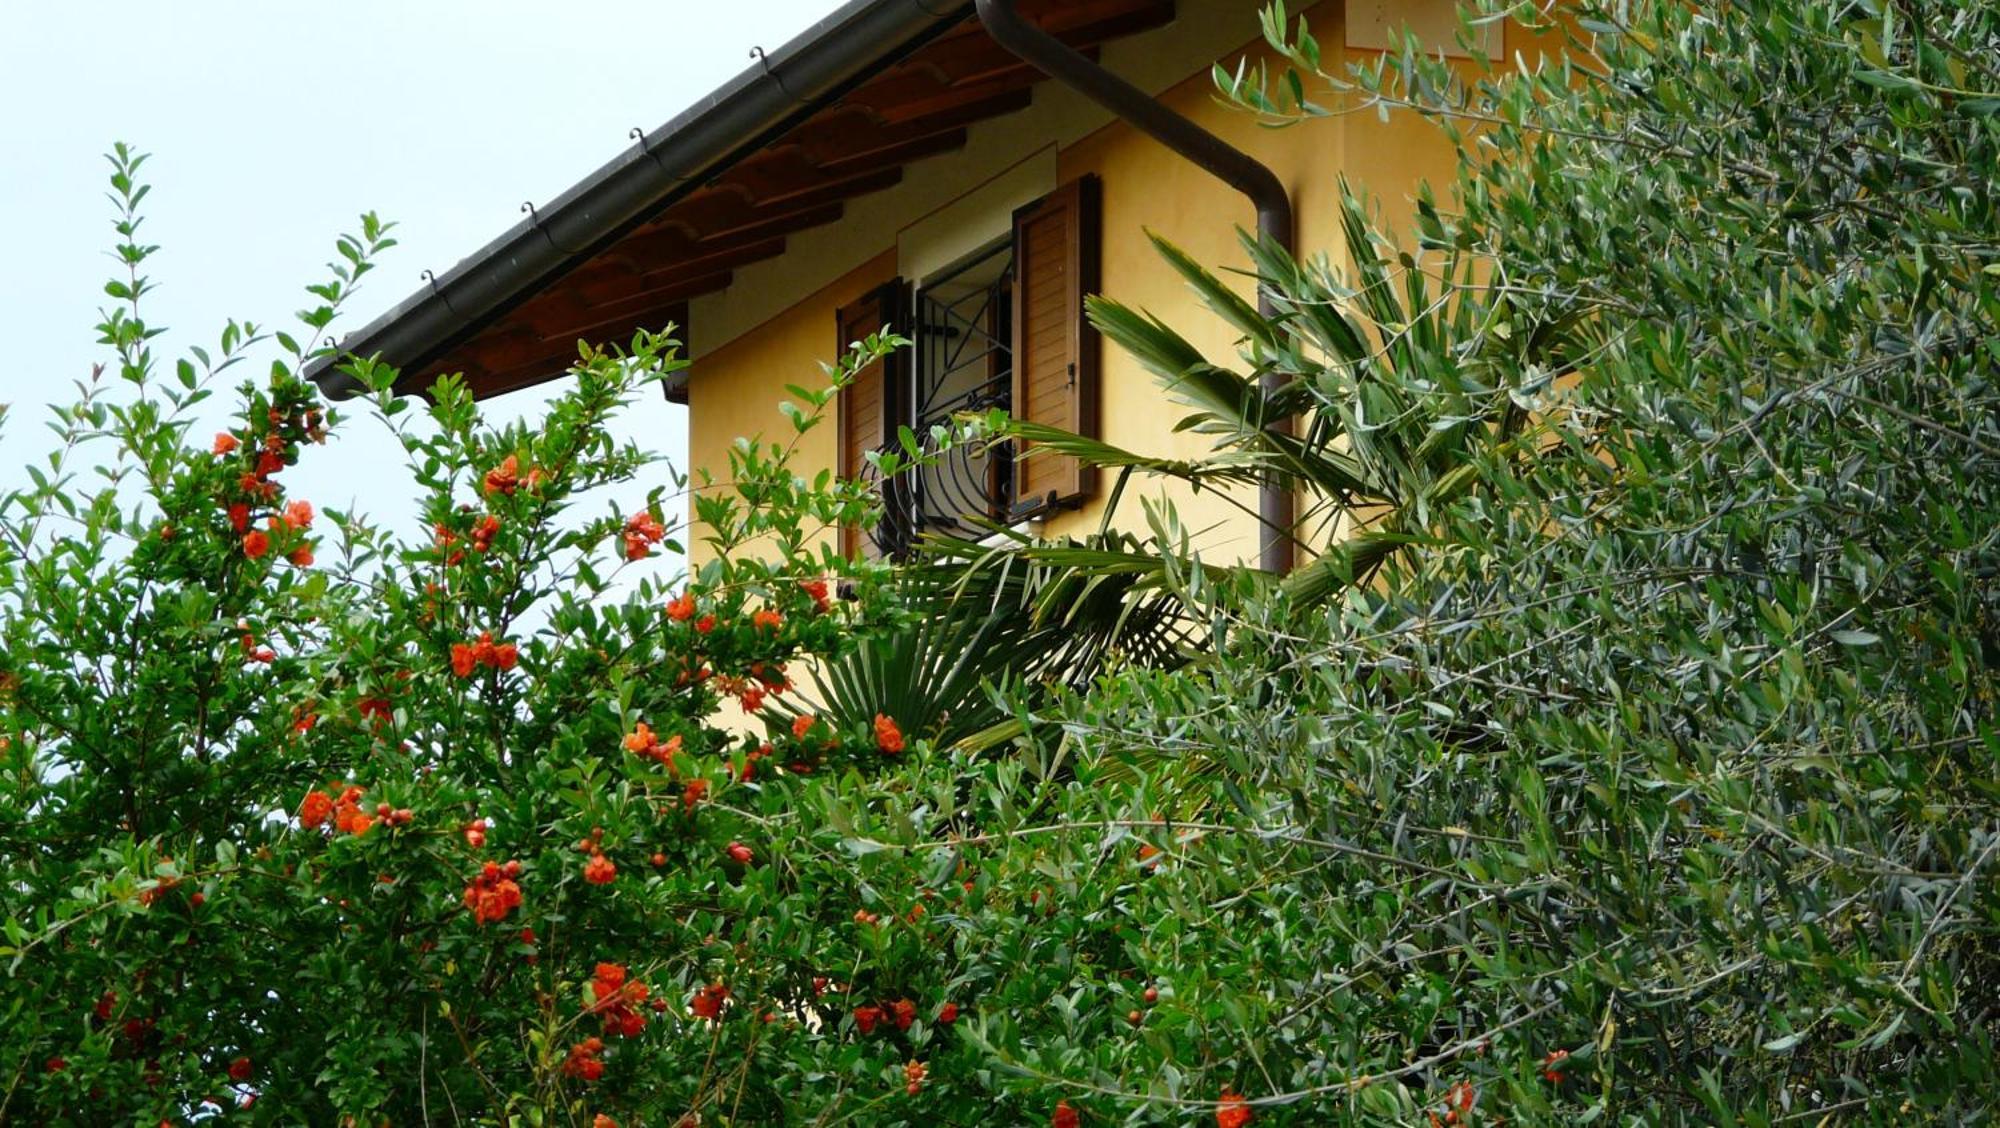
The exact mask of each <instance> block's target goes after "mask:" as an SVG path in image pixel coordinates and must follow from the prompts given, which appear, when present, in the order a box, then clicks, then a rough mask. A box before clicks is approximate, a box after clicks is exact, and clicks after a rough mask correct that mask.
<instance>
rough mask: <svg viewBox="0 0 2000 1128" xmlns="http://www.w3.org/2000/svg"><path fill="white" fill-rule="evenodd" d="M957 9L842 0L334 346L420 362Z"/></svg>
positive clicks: (349, 387) (407, 365) (949, 19)
mask: <svg viewBox="0 0 2000 1128" xmlns="http://www.w3.org/2000/svg"><path fill="white" fill-rule="evenodd" d="M965 15H966V7H965V5H964V4H963V3H962V2H959V0H929V2H928V3H927V2H926V0H849V2H848V3H846V4H843V5H842V6H841V7H840V9H839V10H838V11H836V12H834V13H833V14H832V15H830V16H828V17H826V18H825V19H823V20H821V21H819V22H818V23H816V24H814V25H813V26H812V27H810V28H808V29H806V30H805V31H804V32H803V33H801V34H800V35H798V36H797V37H795V38H794V39H792V40H791V42H789V43H786V44H785V45H784V46H782V47H780V48H778V49H777V50H776V51H773V52H771V53H769V54H768V55H766V54H764V53H763V52H761V51H758V52H753V53H752V54H753V55H754V56H757V57H758V58H759V62H758V64H757V65H754V66H752V67H750V68H749V69H748V70H746V71H744V72H743V73H742V74H740V75H738V76H737V77H736V78H734V79H732V80H730V81H729V82H728V83H726V84H725V85H723V86H722V87H721V88H720V89H718V90H716V91H715V92H714V93H712V94H710V95H709V96H708V97H706V98H704V99H702V100H701V101H700V102H698V103H696V104H695V105H693V106H691V107H689V108H688V109H687V110H685V111H684V112H682V113H680V114H679V115H677V116H675V117H674V118H673V120H671V121H669V122H667V123H666V124H665V125H663V126H661V127H660V128H658V129H656V130H654V131H652V132H651V133H648V134H645V135H643V136H642V137H640V138H639V140H638V143H637V144H636V145H635V146H634V147H633V148H631V149H628V150H626V151H625V152H624V153H623V154H621V155H620V156H618V157H617V158H616V159H614V160H612V161H610V162H609V163H607V164H605V165H604V166H603V167H601V168H599V169H598V170H597V171H596V172H593V173H591V174H590V175H589V176H587V177H585V178H584V179H583V180H582V181H580V182H578V183H577V184H576V185H574V186H572V187H571V188H569V189H568V190H567V191H565V192H564V193H563V194H562V195H560V196H558V197H556V198H555V199H554V200H552V201H550V202H549V203H548V204H547V205H546V206H544V207H542V208H540V209H535V208H532V207H527V206H524V207H523V210H524V211H527V212H528V213H529V218H528V219H526V220H523V221H522V222H520V223H517V224H515V225H514V226H513V227H512V228H510V229H509V230H508V231H507V232H506V233H505V234H503V235H501V236H500V237H499V238H497V239H495V240H493V241H492V242H491V243H488V244H487V245H486V246H484V247H482V248H480V249H479V250H478V251H476V252H474V253H473V254H472V255H471V256H469V257H467V258H466V259H464V260H462V261H461V262H459V264H458V265H457V266H454V267H452V268H451V269H450V270H448V271H446V272H445V273H444V274H443V275H442V276H441V277H438V278H436V279H433V280H431V281H430V284H429V286H428V287H427V288H426V289H423V290H419V291H418V292H417V293H415V294H413V295H411V296H410V297H408V298H406V299H404V300H403V301H402V302H401V303H400V304H398V305H397V306H396V307H395V308H394V309H392V310H390V311H389V312H388V313H385V314H383V315H382V316H380V317H378V318H376V319H375V320H374V321H371V322H369V323H368V324H367V325H366V326H364V327H362V328H361V329H359V330H357V331H356V332H355V333H354V334H353V335H352V336H349V337H347V338H345V339H343V340H342V341H341V342H340V345H339V355H340V356H347V355H353V356H364V357H368V356H380V357H382V358H384V359H385V360H386V361H387V362H388V363H390V364H394V365H396V366H397V367H400V368H403V369H405V370H406V371H407V370H414V369H416V368H419V367H422V366H423V365H425V364H428V363H430V362H431V361H433V360H435V359H437V357H439V356H440V355H442V354H443V353H444V352H445V350H447V349H449V348H451V347H452V346H453V345H455V344H457V343H458V342H459V341H461V340H463V339H464V338H465V336H466V335H468V334H470V333H473V332H476V331H477V330H478V329H480V328H481V327H483V326H484V325H486V324H488V323H489V322H490V321H491V319H492V318H493V317H495V316H498V315H499V314H501V313H504V312H505V311H506V310H507V309H509V308H511V306H512V303H513V302H515V301H516V300H517V299H518V298H520V297H521V296H522V295H523V294H526V293H529V292H532V291H533V290H535V289H537V288H539V286H540V285H541V284H543V283H544V282H546V281H548V280H550V279H553V278H554V277H557V276H559V275H561V274H562V273H564V272H565V271H566V270H568V269H569V268H570V267H571V266H572V265H573V264H574V263H575V262H576V261H577V260H579V259H581V258H584V257H587V256H589V255H591V254H595V253H596V252H597V251H599V250H601V249H602V248H603V247H605V246H606V245H608V244H609V243H610V241H611V240H613V239H615V238H617V237H618V236H619V235H621V234H623V233H624V232H625V231H627V230H629V229H630V228H631V227H632V226H633V225H635V224H637V223H639V222H641V221H642V220H644V219H645V218H646V217H647V216H648V215H650V214H652V213H654V212H655V211H656V210H657V208H658V207H659V206H660V205H661V204H662V203H663V202H665V201H667V200H669V199H671V198H673V197H674V196H675V195H677V194H679V193H682V192H685V191H688V190H691V189H693V188H695V187H697V186H698V185H699V184H700V183H701V182H702V181H703V180H705V179H706V178H707V177H709V176H711V175H713V174H714V173H715V172H716V171H718V170H719V169H718V166H722V165H725V164H726V163H728V162H729V161H730V159H731V158H732V157H733V156H734V155H736V154H740V153H743V152H746V151H749V150H752V149H755V148H756V147H758V146H759V145H761V144H763V143H764V142H765V140H766V139H767V138H768V137H769V136H771V135H772V134H774V133H776V132H780V131H782V130H784V129H787V128H790V127H791V126H792V125H793V124H795V123H796V122H797V121H799V120H800V119H802V118H803V117H804V116H805V115H806V114H809V113H811V112H813V111H814V110H816V109H818V108H819V107H820V106H821V105H823V104H824V102H825V101H826V100H827V99H829V98H832V97H836V96H838V95H840V94H842V93H844V92H845V91H846V90H847V89H848V88H850V87H851V86H852V85H853V84H854V83H856V82H858V81H860V80H861V79H863V78H865V77H867V76H868V75H870V74H872V73H874V72H875V70H876V69H877V68H878V67H879V65H880V64H881V62H882V60H883V59H884V58H885V57H890V56H893V55H894V54H895V53H897V52H898V51H901V50H906V49H913V48H914V47H915V46H916V45H917V43H918V42H919V41H921V40H925V39H928V38H929V36H930V35H931V34H933V33H935V32H938V31H941V30H943V29H944V28H945V27H948V26H949V25H951V24H954V23H957V22H958V21H959V20H961V19H963V18H964V17H965ZM635 132H636V131H635ZM337 363H338V357H323V358H321V359H319V360H317V361H315V362H313V363H312V364H311V365H309V366H308V367H307V369H306V376H307V377H308V378H310V379H312V380H313V381H315V382H317V383H318V384H319V385H320V387H321V388H322V389H323V390H324V391H325V392H326V393H327V394H328V395H330V396H333V397H334V398H336V399H345V398H348V397H350V396H354V395H357V394H360V393H361V392H363V391H364V390H365V389H364V388H362V386H361V384H360V382H359V381H357V380H355V379H354V378H353V377H352V376H350V375H348V374H347V373H346V372H342V371H340V370H339V369H338V368H336V367H335V365H336V364H337Z"/></svg>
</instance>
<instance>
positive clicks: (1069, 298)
mask: <svg viewBox="0 0 2000 1128" xmlns="http://www.w3.org/2000/svg"><path fill="white" fill-rule="evenodd" d="M1098 198H1099V192H1098V182H1097V178H1096V177H1094V176H1086V177H1083V178H1082V179H1079V180H1072V181H1070V182H1069V183H1067V184H1065V185H1063V186H1062V187H1060V188H1058V189H1056V190H1055V191H1054V192H1051V193H1049V194H1048V195H1046V196H1044V197H1042V198H1041V199H1039V200H1037V201H1035V202H1034V203H1032V204H1029V205H1027V206H1026V207H1024V208H1022V209H1021V210H1020V211H1017V212H1015V213H1014V341H1013V354H1014V355H1013V360H1014V415H1015V416H1016V417H1017V418H1021V419H1027V420H1031V421H1033V422H1036V423H1044V424H1047V425H1049V426H1051V427H1060V428H1062V429H1063V430H1065V431H1073V432H1075V433H1077V434H1080V435H1087V436H1089V437H1091V438H1095V437H1097V399H1098V382H1097V352H1098V347H1097V332H1096V330H1094V329H1092V328H1091V327H1090V324H1089V322H1087V321H1085V320H1084V316H1083V298H1084V295H1085V294H1090V293H1095V292H1096V291H1097V287H1098V278H1097V270H1098V246H1099V220H1098ZM1096 488H1097V470H1096V468H1095V467H1090V466H1085V465H1083V464H1082V463H1080V462H1078V461H1077V460H1076V459H1074V458H1066V457H1065V458H1058V457H1053V456H1045V455H1037V456H1035V457H1033V458H1021V457H1018V456H1017V457H1016V458H1015V460H1014V511H1015V513H1016V514H1017V515H1025V514H1028V513H1032V512H1038V511H1040V510H1043V509H1047V508H1049V507H1051V506H1057V505H1076V504H1079V503H1081V502H1082V501H1083V499H1084V498H1086V497H1088V496H1089V495H1090V494H1091V493H1092V492H1093V491H1095V490H1096Z"/></svg>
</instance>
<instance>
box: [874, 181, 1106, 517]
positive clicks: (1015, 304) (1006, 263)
mask: <svg viewBox="0 0 2000 1128" xmlns="http://www.w3.org/2000/svg"><path fill="white" fill-rule="evenodd" d="M1098 226H1099V224H1098V190H1097V181H1096V179H1095V178H1094V177H1086V178H1084V179H1081V180H1076V181H1072V182H1070V183H1068V184H1065V185H1063V186H1062V187H1060V188H1058V189H1057V190H1056V191H1054V192H1052V193H1050V194H1049V195H1047V196H1044V197H1042V198H1041V199H1039V200H1036V201H1035V202H1033V203H1031V204H1028V205H1027V206H1025V207H1022V208H1021V209H1019V210H1018V211H1016V212H1015V213H1014V217H1013V230H1012V232H1011V233H1010V234H1009V235H1007V236H1005V237H1003V238H1002V239H1000V240H999V241H998V242H996V243H993V244H991V245H989V246H987V247H985V248H983V249H981V250H979V251H977V252H975V253H973V254H972V255H970V256H968V257H966V258H965V259H962V260H960V261H959V262H957V263H954V264H952V265H951V266H948V267H946V268H944V269H943V270H940V271H938V272H936V273H935V274H933V275H931V276H930V277H928V278H925V279H922V280H921V281H919V283H918V284H917V285H916V286H914V287H910V286H907V285H905V284H904V283H903V282H902V281H900V280H898V281H896V282H893V283H890V284H889V285H886V286H883V287H881V288H879V289H877V290H874V291H871V292H870V293H868V294H866V295H863V296H862V297H861V298H860V299H859V300H857V301H856V302H854V303H853V304H851V305H848V306H846V307H843V308H842V309H841V311H840V314H839V321H840V325H839V330H840V341H841V348H842V349H843V350H844V349H845V348H846V346H847V343H849V342H852V341H856V340H859V339H860V338H862V337H864V336H867V335H868V334H869V333H872V332H874V331H875V330H876V329H878V328H881V327H882V326H885V325H886V326H889V327H890V328H892V329H895V330H896V331H898V332H901V333H903V334H904V335H905V336H907V337H910V338H911V339H912V340H913V341H914V342H915V344H914V347H913V348H912V349H910V350H908V351H907V352H904V353H899V354H898V355H897V356H895V357H893V358H891V360H890V361H889V362H887V363H878V364H876V365H873V366H871V367H870V369H869V370H867V371H865V372H862V373H858V374H857V375H856V377H855V379H854V381H853V383H852V384H850V385H849V386H848V387H847V388H846V389H844V390H843V391H842V392H841V397H840V399H841V402H840V408H839V416H838V418H839V422H840V426H839V465H838V471H839V473H840V474H841V475H842V476H844V477H867V476H869V475H871V474H872V470H870V468H869V467H868V463H867V457H866V456H867V452H868V451H871V450H884V449H889V448H891V447H893V446H894V445H895V444H896V442H897V439H896V432H897V428H898V427H902V426H907V427H909V428H910V429H911V430H912V431H913V432H914V433H915V434H917V435H918V436H919V437H920V438H921V437H923V436H926V435H928V433H929V431H930V429H931V428H932V426H933V425H936V424H940V423H943V424H949V422H950V421H951V419H952V418H953V417H954V416H957V415H959V414H962V413H965V412H983V411H987V410H990V409H992V408H995V407H999V408H1004V409H1007V410H1009V411H1012V412H1014V413H1015V414H1016V415H1017V416H1019V417H1021V418H1025V419H1032V420H1034V421H1036V422H1038V423H1046V424H1048V425H1050V426H1054V427H1061V428H1063V429H1065V430H1070V431H1076V432H1078V433H1080V434H1085V435H1095V434H1096V433H1097V410H1098V406H1097V399H1098V373H1097V335H1096V333H1095V332H1094V331H1093V330H1092V329H1091V328H1090V326H1089V324H1088V323H1087V322H1086V321H1085V319H1084V315H1083V298H1084V295H1085V294H1088V293H1092V292H1095V290H1096V289H1097V285H1098V269H1097V268H1098V261H1097V260H1098ZM1096 486H1097V483H1096V475H1095V471H1094V470H1093V469H1092V468H1090V467H1085V466H1083V465H1081V464H1080V463H1078V462H1077V461H1076V460H1075V459H1072V458H1055V457H1042V456H1037V457H1035V458H1030V459H1020V458H1017V457H1016V452H1014V451H1011V450H1008V449H1005V448H995V449H992V450H972V449H968V448H959V449H955V450H953V451H950V452H948V453H946V454H945V455H943V456H942V457H941V458H939V459H938V460H937V461H935V462H934V463H933V464H932V465H929V466H926V467H924V468H923V469H921V470H919V471H916V472H914V473H911V474H909V475H906V476H905V477H903V478H901V479H899V480H898V481H895V482H892V483H889V488H888V491H887V493H886V496H885V497H884V498H883V503H884V510H885V512H884V516H883V519H882V522H881V524H880V525H879V526H877V527H876V528H874V529H872V530H867V531H865V532H864V531H863V530H858V529H847V530H843V531H842V536H841V547H842V550H843V551H844V552H847V553H848V554H850V555H853V554H856V553H862V554H866V555H869V556H883V555H888V556H895V555H900V554H902V553H903V552H905V551H907V550H908V549H909V547H910V546H911V545H912V544H913V543H914V542H915V541H916V539H917V538H918V537H921V536H923V535H925V534H927V533H946V534H950V535H972V536H977V535H978V534H979V532H980V522H981V521H1018V520H1024V519H1027V518H1030V517H1035V516H1039V515H1041V514H1043V513H1046V512H1048V511H1050V510H1051V509H1055V508H1061V507H1074V506H1077V505H1080V504H1082V503H1083V502H1084V501H1085V500H1086V499H1088V498H1089V497H1090V496H1091V494H1092V493H1093V492H1094V491H1095V489H1096Z"/></svg>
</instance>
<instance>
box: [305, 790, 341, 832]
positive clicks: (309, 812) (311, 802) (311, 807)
mask: <svg viewBox="0 0 2000 1128" xmlns="http://www.w3.org/2000/svg"><path fill="white" fill-rule="evenodd" d="M332 813H333V799H332V797H331V796H329V795H327V793H326V792H324V791H308V792H306V799H305V802H303V803H300V804H299V825H300V826H302V827H304V828H306V829H307V830H312V829H314V828H316V827H318V826H319V825H320V824H321V823H323V822H325V821H326V817H327V816H328V815H330V814H332Z"/></svg>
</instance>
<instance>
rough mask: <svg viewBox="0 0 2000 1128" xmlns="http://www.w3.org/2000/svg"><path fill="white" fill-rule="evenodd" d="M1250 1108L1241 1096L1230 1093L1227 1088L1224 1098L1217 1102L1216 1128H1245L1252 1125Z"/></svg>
mask: <svg viewBox="0 0 2000 1128" xmlns="http://www.w3.org/2000/svg"><path fill="white" fill-rule="evenodd" d="M1250 1116H1251V1113H1250V1106H1249V1103H1248V1102H1246V1101H1245V1100H1244V1099H1243V1098H1242V1097H1241V1096H1239V1095H1238V1094H1236V1093H1232V1092H1230V1091H1229V1089H1228V1087H1227V1086H1225V1087H1224V1088H1223V1090H1222V1096H1221V1098H1220V1099H1219V1100H1217V1102H1216V1109H1215V1125H1216V1128H1243V1126H1244V1125H1245V1124H1248V1123H1250Z"/></svg>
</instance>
